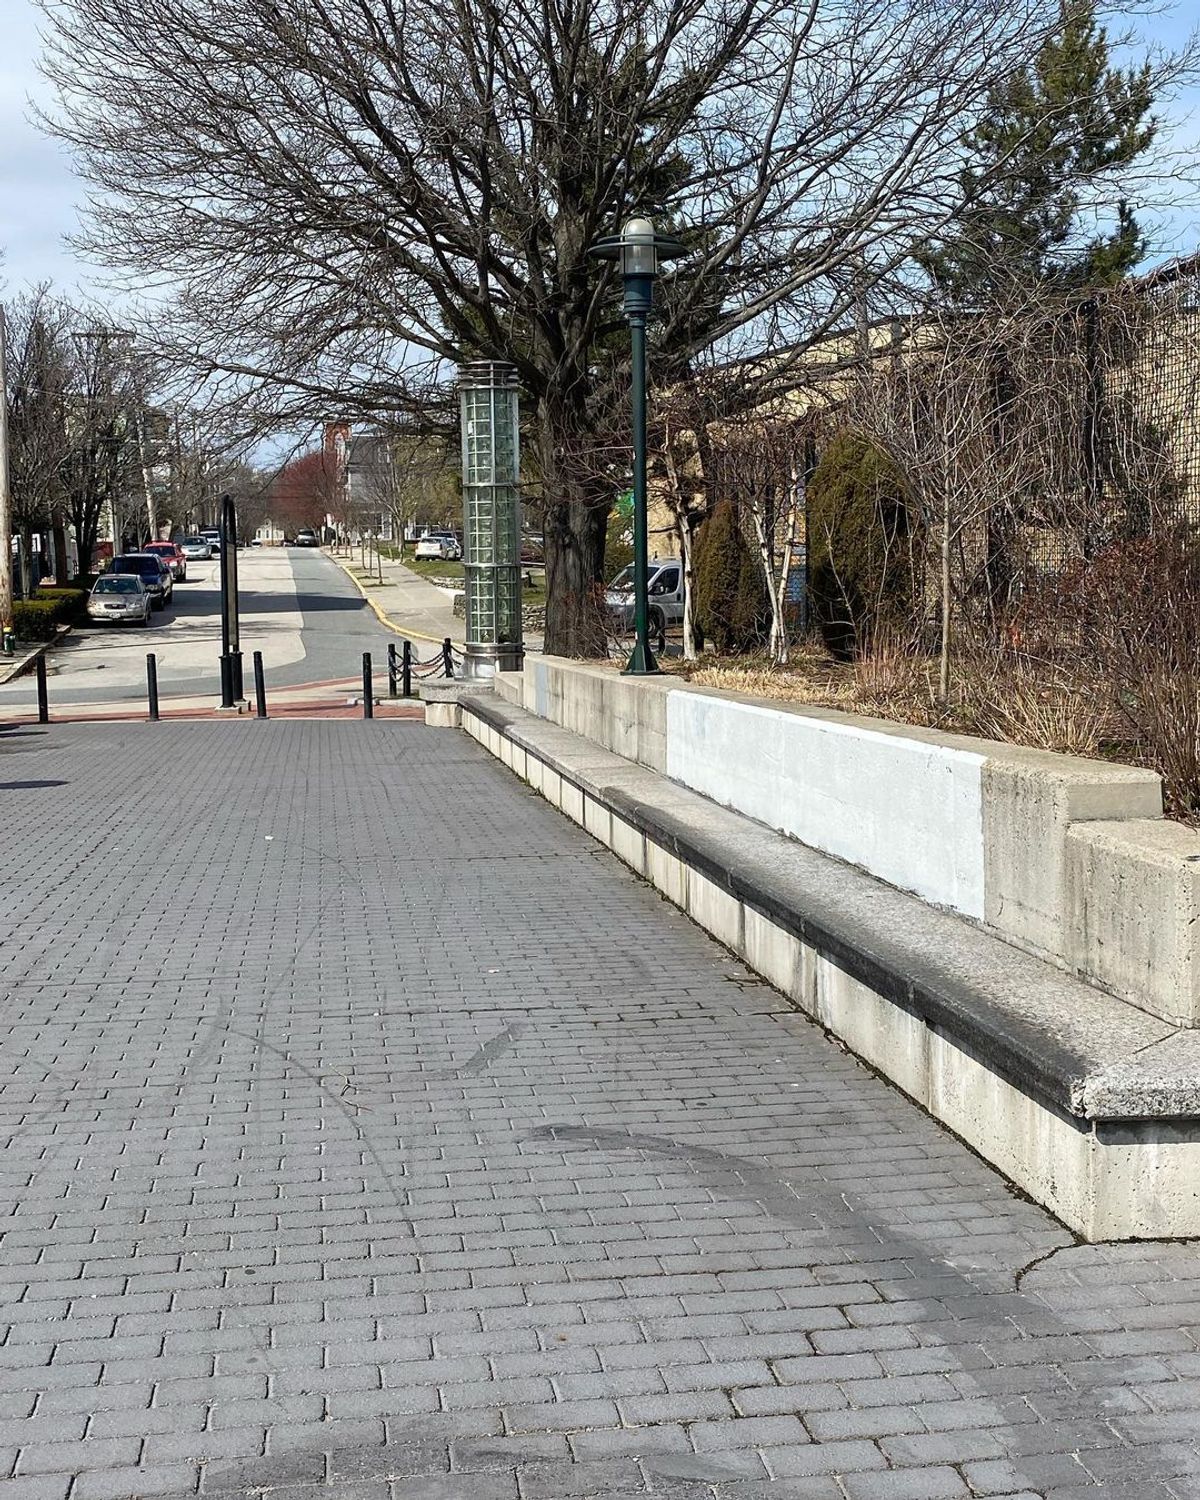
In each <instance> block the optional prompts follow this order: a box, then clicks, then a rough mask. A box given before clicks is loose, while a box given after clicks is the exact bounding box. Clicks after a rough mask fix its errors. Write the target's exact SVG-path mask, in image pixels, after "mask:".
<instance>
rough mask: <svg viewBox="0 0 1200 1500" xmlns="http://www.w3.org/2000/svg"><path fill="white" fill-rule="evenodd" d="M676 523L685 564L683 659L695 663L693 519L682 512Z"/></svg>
mask: <svg viewBox="0 0 1200 1500" xmlns="http://www.w3.org/2000/svg"><path fill="white" fill-rule="evenodd" d="M675 522H676V525H677V527H678V529H679V553H680V561H681V563H682V564H683V659H684V661H695V660H696V656H697V652H696V629H695V624H694V621H693V616H694V614H695V610H696V585H695V576H694V575H695V563H694V561H693V548H692V542H693V539H694V538H693V532H692V518H691V516H689V515H688V514H687V512H686V511H680V513H679V514H678V515H677V516H676V518H675Z"/></svg>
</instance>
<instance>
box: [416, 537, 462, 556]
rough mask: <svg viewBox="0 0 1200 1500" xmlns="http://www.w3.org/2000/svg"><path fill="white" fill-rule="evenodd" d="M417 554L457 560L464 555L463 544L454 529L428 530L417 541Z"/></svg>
mask: <svg viewBox="0 0 1200 1500" xmlns="http://www.w3.org/2000/svg"><path fill="white" fill-rule="evenodd" d="M415 556H417V557H418V558H422V557H425V558H437V559H438V560H439V561H441V562H457V561H458V559H459V558H460V557H461V556H462V544H461V543H460V542H459V540H458V538H457V537H456V536H455V535H454V533H453V532H452V531H427V532H426V533H425V535H424V536H423V537H422V538H421V539H420V541H418V543H417V546H416V552H415Z"/></svg>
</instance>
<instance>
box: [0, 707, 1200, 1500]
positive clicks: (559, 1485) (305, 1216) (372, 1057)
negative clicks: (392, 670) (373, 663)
mask: <svg viewBox="0 0 1200 1500" xmlns="http://www.w3.org/2000/svg"><path fill="white" fill-rule="evenodd" d="M0 750H2V751H3V753H4V754H5V755H6V756H7V761H6V765H7V774H6V775H5V776H4V777H3V778H2V779H0V791H2V792H3V797H4V802H3V806H4V811H5V823H6V828H7V838H6V839H5V840H4V843H3V846H2V856H0V858H2V866H0V869H2V880H3V890H2V896H3V911H4V914H5V915H4V919H3V921H2V922H0V935H2V941H3V952H2V959H3V973H4V976H5V983H6V985H7V1004H6V1007H5V1012H4V1020H3V1024H2V1026H0V1040H2V1047H0V1076H2V1077H3V1081H4V1088H3V1093H2V1094H0V1109H2V1110H3V1121H2V1130H0V1139H2V1140H3V1145H4V1161H3V1173H4V1175H3V1183H4V1192H5V1197H6V1208H7V1213H6V1217H5V1221H4V1222H5V1225H6V1228H5V1232H4V1235H3V1240H2V1242H0V1296H2V1297H3V1309H2V1317H0V1322H2V1324H3V1328H4V1340H3V1344H2V1345H0V1464H2V1465H3V1468H4V1472H5V1473H6V1474H8V1475H9V1476H10V1477H9V1478H7V1479H4V1480H0V1496H8V1497H13V1500H65V1497H69V1500H123V1497H132V1496H142V1495H145V1496H151V1495H154V1496H185V1495H192V1494H195V1493H197V1491H199V1493H200V1494H201V1495H203V1496H210V1497H211V1496H220V1497H229V1500H232V1497H234V1496H248V1495H251V1494H254V1495H262V1494H266V1495H268V1496H269V1497H272V1500H319V1497H321V1496H326V1495H327V1496H329V1497H331V1500H333V1497H336V1500H568V1497H574V1496H595V1497H603V1500H626V1497H630V1496H635V1495H646V1494H649V1495H654V1496H669V1497H673V1500H684V1497H687V1500H691V1497H706V1500H712V1497H719V1500H800V1497H803V1500H937V1497H957V1496H968V1495H976V1496H994V1495H1010V1496H1012V1495H1020V1496H1022V1497H1023V1500H1028V1497H1030V1496H1033V1495H1037V1496H1052V1497H1054V1500H1085V1497H1086V1500H1118V1497H1121V1500H1125V1497H1128V1500H1133V1497H1136V1500H1194V1497H1197V1496H1200V1253H1198V1252H1197V1249H1196V1248H1195V1247H1193V1246H1190V1245H1179V1244H1163V1245H1127V1246H1123V1247H1118V1248H1110V1247H1104V1246H1092V1247H1086V1246H1079V1245H1076V1244H1075V1243H1074V1242H1073V1240H1072V1237H1071V1236H1070V1235H1069V1234H1068V1233H1067V1232H1065V1231H1064V1230H1063V1229H1062V1228H1061V1227H1060V1226H1059V1225H1057V1224H1056V1223H1055V1222H1054V1221H1052V1220H1051V1219H1050V1218H1049V1217H1048V1216H1047V1214H1045V1213H1044V1212H1043V1211H1042V1210H1040V1209H1038V1208H1036V1207H1033V1206H1032V1205H1030V1204H1029V1203H1027V1202H1025V1201H1023V1200H1022V1199H1021V1198H1019V1197H1017V1196H1016V1195H1015V1194H1013V1193H1012V1192H1011V1191H1010V1190H1009V1189H1008V1188H1007V1187H1006V1186H1005V1184H1004V1182H1003V1181H1002V1180H1001V1179H1000V1178H999V1177H998V1176H997V1175H996V1174H995V1173H994V1172H993V1171H991V1170H990V1169H989V1168H988V1167H986V1166H985V1165H984V1164H983V1163H982V1162H981V1161H980V1160H979V1159H978V1158H976V1157H975V1156H974V1155H973V1154H972V1153H971V1152H970V1151H968V1150H967V1149H966V1148H965V1147H963V1146H962V1145H961V1144H959V1143H958V1142H957V1141H956V1140H954V1139H953V1138H952V1137H951V1136H949V1135H948V1134H947V1133H946V1132H944V1131H943V1130H941V1129H940V1128H938V1127H937V1126H936V1125H935V1124H933V1123H932V1122H931V1121H930V1120H929V1119H928V1118H927V1117H926V1116H925V1115H923V1114H922V1113H921V1112H920V1111H919V1110H917V1109H916V1108H915V1107H913V1106H912V1105H910V1104H909V1103H907V1102H906V1101H905V1100H904V1099H903V1098H902V1097H901V1096H900V1095H898V1094H897V1093H895V1092H894V1091H893V1090H892V1089H890V1088H889V1087H888V1086H886V1085H885V1084H883V1083H882V1082H880V1081H879V1080H878V1079H876V1078H875V1077H873V1076H872V1075H870V1074H869V1073H867V1072H866V1070H865V1069H864V1068H862V1067H861V1066H859V1065H858V1064H857V1063H856V1062H855V1061H854V1060H853V1059H852V1058H850V1057H849V1056H848V1055H847V1054H846V1053H845V1052H843V1051H842V1050H841V1049H840V1048H839V1047H837V1046H836V1045H834V1044H833V1043H831V1042H830V1041H829V1040H827V1039H826V1038H825V1036H824V1035H823V1034H822V1033H821V1032H820V1031H819V1030H817V1029H816V1028H815V1027H814V1026H812V1025H811V1024H809V1023H807V1022H806V1021H804V1020H802V1019H800V1018H799V1017H798V1016H796V1015H795V1014H793V1013H791V1012H790V1011H789V1009H788V1008H787V1006H786V1005H785V1004H784V1003H783V1002H782V1001H781V1000H780V999H779V997H777V996H776V995H775V994H774V993H773V992H772V991H771V990H769V989H768V988H767V987H765V986H764V985H763V984H761V983H760V982H758V981H756V980H755V979H754V978H753V976H751V975H750V974H749V973H748V972H747V971H746V970H745V969H744V968H743V967H742V966H741V965H740V964H738V963H737V962H735V961H734V960H733V959H732V958H731V957H730V956H729V955H728V954H727V953H726V952H725V951H724V950H722V949H721V948H720V947H718V946H717V945H716V944H715V943H713V942H712V941H710V940H709V939H708V938H706V937H705V936H704V935H703V934H702V933H701V932H700V931H699V930H698V929H697V928H695V927H693V926H692V925H691V924H690V923H689V922H688V921H687V920H686V918H684V917H683V916H682V915H681V914H680V913H679V912H678V911H677V910H675V909H674V908H673V907H671V906H669V905H668V904H667V903H665V902H664V901H663V900H661V899H660V898H659V896H658V895H657V894H655V893H654V891H653V890H651V889H650V888H649V887H648V886H646V885H645V884H643V883H642V882H640V881H638V880H637V879H635V878H634V877H633V875H632V874H630V873H629V872H628V871H627V870H625V869H624V868H623V867H622V866H620V865H618V864H617V863H616V861H615V860H613V859H612V858H611V857H610V856H609V855H608V854H607V853H605V852H603V851H602V850H601V849H600V848H599V846H598V845H596V844H595V843H594V842H593V841H592V840H591V839H590V838H589V837H588V836H587V835H586V834H584V833H583V832H582V831H581V830H580V829H578V828H577V827H575V826H574V825H572V824H570V823H568V822H567V821H566V820H565V819H563V818H561V817H560V816H559V815H558V814H557V813H556V812H554V811H553V810H552V809H551V808H550V807H549V806H548V805H547V804H546V803H544V802H542V801H540V800H538V799H537V798H536V797H535V796H534V795H533V794H532V793H530V792H529V791H528V790H527V789H526V788H524V787H523V786H522V785H521V784H520V783H518V782H517V781H516V780H515V779H514V778H512V777H510V776H509V775H508V773H507V772H506V771H504V770H503V768H501V767H500V766H499V765H498V764H497V763H496V762H494V761H492V760H491V759H490V758H489V757H488V756H487V755H486V754H485V753H484V752H483V751H482V750H481V749H480V748H479V747H478V746H477V745H475V744H474V743H473V742H471V741H469V740H468V739H467V738H466V736H464V735H460V734H456V733H454V732H452V731H447V730H428V729H426V728H425V727H424V726H423V725H419V724H412V723H382V722H376V723H373V724H364V723H319V722H311V723H299V722H297V723H282V722H274V721H272V722H268V723H265V724H259V723H254V722H237V723H198V724H161V725H149V724H78V725H58V726H54V725H52V726H50V728H49V729H48V730H44V731H39V730H37V729H35V728H23V729H19V730H16V731H10V732H9V733H7V734H5V735H3V736H0ZM175 809H179V810H181V811H182V812H183V813H184V814H185V815H186V818H187V821H186V825H185V826H182V827H177V826H176V824H175V822H174V819H173V817H170V816H159V815H158V812H159V811H160V810H161V811H164V812H169V811H173V810H175ZM150 810H154V811H150Z"/></svg>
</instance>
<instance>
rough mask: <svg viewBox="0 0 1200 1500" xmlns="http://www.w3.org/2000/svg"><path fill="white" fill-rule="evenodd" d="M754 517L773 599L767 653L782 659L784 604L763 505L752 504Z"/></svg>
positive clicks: (760, 554) (756, 536)
mask: <svg viewBox="0 0 1200 1500" xmlns="http://www.w3.org/2000/svg"><path fill="white" fill-rule="evenodd" d="M750 511H751V515H752V516H753V519H754V535H755V538H756V540H757V542H758V555H759V557H761V558H762V565H763V575H764V576H765V578H766V580H767V597H768V598H769V599H770V601H771V636H770V640H769V641H768V643H767V654H768V655H769V656H770V658H771V660H772V661H773V662H778V661H779V660H780V651H781V649H784V648H783V642H784V640H785V636H784V630H783V605H782V601H781V599H780V591H779V590H778V589H777V588H776V586H775V567H774V558H773V557H772V553H773V551H774V549H773V548H772V546H771V537H770V535H769V533H768V531H767V519H766V517H765V515H764V514H763V507H762V506H761V505H751V507H750Z"/></svg>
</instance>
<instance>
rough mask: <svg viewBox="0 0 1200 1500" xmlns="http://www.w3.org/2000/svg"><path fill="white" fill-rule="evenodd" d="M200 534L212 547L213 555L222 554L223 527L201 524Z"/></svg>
mask: <svg viewBox="0 0 1200 1500" xmlns="http://www.w3.org/2000/svg"><path fill="white" fill-rule="evenodd" d="M200 535H201V536H202V537H203V538H204V540H205V541H206V542H207V543H208V545H209V547H210V548H211V549H212V555H213V556H214V557H219V556H220V555H221V528H220V527H219V526H201V528H200Z"/></svg>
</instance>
